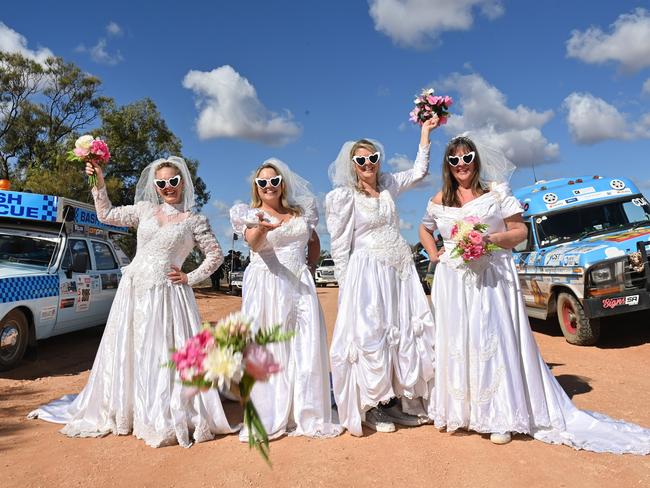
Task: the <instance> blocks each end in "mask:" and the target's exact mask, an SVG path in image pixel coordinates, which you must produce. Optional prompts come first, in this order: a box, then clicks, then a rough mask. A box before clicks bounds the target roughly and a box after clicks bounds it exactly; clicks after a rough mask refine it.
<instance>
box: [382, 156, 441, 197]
mask: <svg viewBox="0 0 650 488" xmlns="http://www.w3.org/2000/svg"><path fill="white" fill-rule="evenodd" d="M386 162H387V163H388V166H390V168H389V170H390V171H391V172H394V171H406V170H409V169H411V168H412V167H413V163H414V161H413V160H412V159H409V157H408V156H406V155H405V154H399V153H396V154H395V155H394V156H393V157H392V158H389V159H388V160H387V161H386ZM438 180H439V177H438V173H437V172H436V171H435V170H434V171H430V172H429V174H428V175H427V176H425V177H424V179H422V180H421V181H420V182H419V183H416V185H415V186H414V188H418V189H422V188H424V189H427V188H428V189H429V190H432V191H433V190H434V189H435V188H437V184H438Z"/></svg>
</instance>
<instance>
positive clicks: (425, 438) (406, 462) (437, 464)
mask: <svg viewBox="0 0 650 488" xmlns="http://www.w3.org/2000/svg"><path fill="white" fill-rule="evenodd" d="M318 293H319V296H320V299H321V303H322V305H323V309H324V312H325V317H326V320H327V327H328V332H329V333H330V334H331V331H332V328H333V325H334V320H335V318H336V294H337V290H336V289H319V291H318ZM197 297H198V299H199V306H200V308H201V313H202V316H203V317H204V318H210V319H216V318H219V317H220V316H222V315H223V314H225V313H227V312H231V311H235V310H238V309H239V306H240V303H241V301H240V299H239V298H237V297H230V296H226V295H223V294H216V293H212V292H198V293H197ZM532 327H533V330H534V331H535V338H536V339H537V342H538V344H539V346H540V348H541V350H542V354H543V356H544V358H545V360H546V361H547V363H548V364H549V366H550V367H551V368H552V370H553V373H554V374H555V376H556V377H557V379H558V380H559V382H560V383H561V384H562V386H563V387H564V389H565V390H566V391H567V393H568V394H569V395H570V396H571V397H572V398H573V401H574V402H575V403H576V404H577V405H578V406H579V407H581V408H585V409H589V410H596V411H600V412H603V413H607V414H609V415H611V416H613V417H615V418H623V419H626V420H628V421H631V422H636V423H639V424H642V425H645V426H650V408H649V407H648V405H650V376H649V375H648V372H649V371H650V316H649V315H648V314H644V315H641V314H639V315H635V316H625V317H624V318H619V319H617V320H614V321H609V322H607V323H606V324H605V327H604V332H603V338H602V340H601V342H600V344H599V345H598V347H590V348H580V347H575V346H570V345H569V344H567V343H566V342H565V341H564V338H563V337H562V336H561V334H560V333H559V331H558V329H557V327H556V326H555V325H554V324H552V323H546V322H541V321H534V322H533V324H532ZM101 334H102V329H101V328H95V329H89V330H86V331H82V332H78V333H73V334H68V335H65V336H60V337H56V338H52V339H48V340H45V341H42V342H41V343H40V344H39V347H38V352H37V354H35V355H34V354H32V356H31V357H28V358H27V359H26V360H24V361H23V363H22V364H21V365H20V366H19V367H18V368H16V369H14V370H13V371H11V372H8V373H0V487H3V488H9V487H21V488H25V487H68V486H71V487H72V486H84V487H85V486H92V487H93V488H102V487H109V486H110V487H114V486H115V487H122V486H126V487H140V486H143V487H168V486H170V487H171V486H174V487H182V486H192V487H204V486H206V487H207V486H237V487H242V486H244V487H245V486H279V487H287V486H291V487H302V486H304V487H318V486H339V487H343V486H377V487H380V486H408V487H409V488H410V487H419V486H427V487H432V486H480V487H484V486H499V487H504V486H505V487H507V486H522V487H526V488H529V487H538V486H540V487H541V486H543V487H572V488H573V487H583V486H584V487H609V486H616V487H622V486H625V487H628V486H629V487H643V486H646V487H647V486H650V456H646V457H639V456H632V455H623V456H617V455H611V454H595V453H590V452H582V451H575V450H573V449H571V448H568V447H565V446H553V445H547V444H544V443H542V442H539V441H535V440H531V439H530V438H527V437H524V436H518V437H515V439H514V440H513V442H511V443H510V444H508V445H505V446H495V445H493V444H491V443H490V441H489V440H488V439H487V438H486V437H483V436H481V435H478V434H471V433H456V434H448V433H444V432H438V430H436V429H435V428H434V427H433V426H423V427H419V428H415V429H406V428H404V429H399V430H398V431H397V432H395V433H393V434H377V433H371V432H367V435H366V436H365V437H363V438H354V437H352V436H350V435H349V434H344V435H343V436H341V437H338V438H335V439H329V440H313V439H305V438H283V439H280V440H277V441H275V442H273V443H272V445H271V456H272V460H273V469H270V468H269V467H268V466H267V465H266V464H265V463H264V462H263V461H262V460H261V459H260V457H259V456H258V454H257V453H255V452H249V450H248V447H247V446H246V445H244V444H241V443H240V442H239V441H238V440H237V437H236V436H228V437H222V438H218V439H216V440H214V441H212V442H207V443H203V444H198V445H195V446H193V447H192V448H190V449H183V448H181V447H178V446H172V447H166V448H162V449H152V448H150V447H148V446H146V445H145V444H144V442H142V441H140V440H138V439H136V438H134V437H132V436H121V437H117V436H108V437H105V438H102V439H70V438H68V437H66V436H64V435H62V434H60V433H58V430H59V429H60V426H58V425H54V424H49V423H47V422H43V421H38V420H27V419H26V418H25V415H26V414H27V413H28V412H29V411H30V410H32V409H34V408H36V407H38V406H39V405H41V404H44V403H47V402H49V401H50V400H53V399H55V398H58V397H60V396H61V395H64V394H67V393H76V392H78V391H79V390H80V389H81V388H82V387H83V386H84V384H85V382H86V379H87V377H88V370H89V368H90V367H91V366H92V362H93V358H94V355H95V352H96V350H97V346H98V344H99V341H100V339H101ZM226 408H227V411H228V413H229V415H230V416H231V418H232V420H236V419H237V418H240V417H241V414H240V410H239V409H238V406H237V405H236V404H234V403H227V404H226Z"/></svg>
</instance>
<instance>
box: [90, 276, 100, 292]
mask: <svg viewBox="0 0 650 488" xmlns="http://www.w3.org/2000/svg"><path fill="white" fill-rule="evenodd" d="M90 287H91V290H92V293H93V295H94V294H95V293H97V294H99V293H101V292H102V278H101V276H100V275H93V276H92V282H91V284H90Z"/></svg>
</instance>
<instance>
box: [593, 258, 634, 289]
mask: <svg viewBox="0 0 650 488" xmlns="http://www.w3.org/2000/svg"><path fill="white" fill-rule="evenodd" d="M624 268H625V266H624V264H623V261H613V262H612V261H610V262H608V263H605V264H601V265H597V266H594V267H593V268H592V270H591V271H590V272H589V278H590V280H591V282H592V283H593V284H594V285H602V284H605V283H611V282H620V281H623V270H624Z"/></svg>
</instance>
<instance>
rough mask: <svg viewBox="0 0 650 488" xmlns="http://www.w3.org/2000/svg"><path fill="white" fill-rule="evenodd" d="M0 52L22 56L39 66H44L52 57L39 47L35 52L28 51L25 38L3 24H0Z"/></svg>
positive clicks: (51, 54) (49, 52)
mask: <svg viewBox="0 0 650 488" xmlns="http://www.w3.org/2000/svg"><path fill="white" fill-rule="evenodd" d="M0 51H4V52H7V53H15V54H22V55H23V56H25V57H26V58H28V59H31V60H33V61H36V62H37V63H39V64H44V63H45V60H46V59H47V58H49V57H52V56H54V53H53V52H52V51H50V50H49V49H48V48H46V47H39V48H38V49H36V50H33V49H29V48H28V47H27V38H26V37H25V36H23V35H22V34H19V33H18V32H16V31H15V30H13V29H12V28H11V27H9V26H7V25H6V24H5V23H3V22H0Z"/></svg>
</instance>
